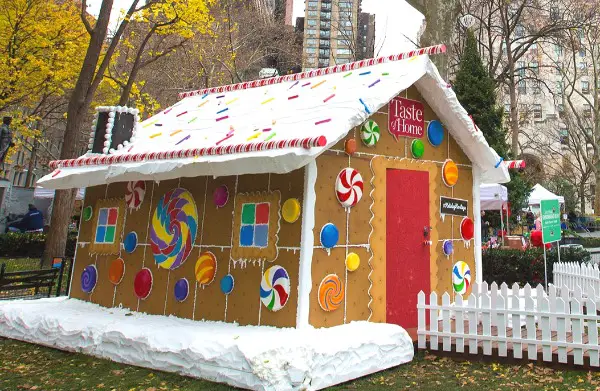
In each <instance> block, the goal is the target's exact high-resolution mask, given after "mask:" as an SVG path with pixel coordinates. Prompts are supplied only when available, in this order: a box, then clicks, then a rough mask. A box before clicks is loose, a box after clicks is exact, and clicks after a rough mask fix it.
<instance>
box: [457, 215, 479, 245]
mask: <svg viewBox="0 0 600 391" xmlns="http://www.w3.org/2000/svg"><path fill="white" fill-rule="evenodd" d="M474 234H475V224H474V223H473V220H471V219H470V218H469V217H465V218H464V219H462V221H461V223H460V236H461V237H462V239H463V240H465V241H468V240H471V239H473V235H474Z"/></svg>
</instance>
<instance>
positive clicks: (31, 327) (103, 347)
mask: <svg viewBox="0 0 600 391" xmlns="http://www.w3.org/2000/svg"><path fill="white" fill-rule="evenodd" d="M0 336H3V337H8V338H14V339H19V340H23V341H28V342H33V343H37V344H41V345H46V346H50V347H55V348H58V349H62V350H67V351H76V352H82V353H85V354H89V355H93V356H97V357H102V358H107V359H110V360H113V361H117V362H121V363H125V364H132V365H137V366H142V367H147V368H153V369H157V370H162V371H168V372H175V373H179V374H182V375H187V376H192V377H198V378H203V379H206V380H210V381H214V382H220V383H227V384H229V385H232V386H236V387H242V388H249V389H253V390H295V389H314V390H317V389H322V388H325V387H328V386H331V385H334V384H339V383H343V382H345V381H348V380H352V379H355V378H358V377H361V376H364V375H367V374H371V373H374V372H377V371H380V370H383V369H387V368H390V367H394V366H397V365H400V364H403V363H407V362H409V361H411V360H412V359H413V355H414V350H413V344H412V341H411V338H410V337H409V335H408V333H407V332H406V331H405V330H404V329H403V328H401V327H400V326H396V325H390V324H381V323H369V322H353V323H350V324H347V325H343V326H337V327H332V328H328V329H314V328H307V329H302V330H298V329H291V328H289V329H278V328H273V327H267V326H258V327H257V326H238V325H235V324H228V323H221V322H208V321H192V320H186V319H179V318H175V317H165V316H156V315H146V314H141V313H133V312H131V311H129V310H125V309H118V308H112V309H108V308H103V307H100V306H98V305H96V304H91V303H87V302H83V301H80V300H75V299H67V298H56V299H40V300H18V301H6V302H0Z"/></svg>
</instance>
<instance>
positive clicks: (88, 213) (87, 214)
mask: <svg viewBox="0 0 600 391" xmlns="http://www.w3.org/2000/svg"><path fill="white" fill-rule="evenodd" d="M93 215H94V209H93V208H92V207H91V206H86V207H85V208H83V221H90V220H91V219H92V216H93Z"/></svg>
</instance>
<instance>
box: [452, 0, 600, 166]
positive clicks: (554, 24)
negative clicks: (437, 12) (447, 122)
mask: <svg viewBox="0 0 600 391" xmlns="http://www.w3.org/2000/svg"><path fill="white" fill-rule="evenodd" d="M461 8H462V13H463V15H470V16H471V17H472V18H474V20H475V24H476V26H475V28H476V29H477V36H478V39H479V43H480V51H481V54H482V57H483V58H484V60H485V61H486V62H487V64H488V68H489V72H490V75H493V77H494V79H495V80H496V83H497V85H498V87H499V88H500V87H504V88H505V89H506V92H507V95H508V101H509V104H510V110H509V129H510V134H511V150H512V154H513V155H514V156H518V155H519V154H520V152H521V149H520V146H519V136H520V134H521V133H520V127H519V86H523V85H526V83H527V80H528V79H534V80H536V81H537V82H540V80H542V81H543V79H540V78H538V77H536V76H535V75H534V73H535V72H538V70H539V68H538V69H536V68H537V67H539V65H537V64H536V61H532V60H531V59H530V57H531V56H535V55H536V51H537V48H538V47H539V46H540V45H542V44H544V43H545V42H548V41H551V40H552V39H555V38H557V37H560V36H561V35H562V34H563V33H565V32H567V31H570V30H571V29H573V28H578V27H580V26H583V25H585V24H586V23H589V21H590V20H591V18H592V15H593V14H594V12H593V7H590V6H589V2H583V1H582V0H561V1H560V2H559V1H557V0H516V1H510V2H508V1H505V0H490V1H488V0H461Z"/></svg>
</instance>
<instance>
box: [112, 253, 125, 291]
mask: <svg viewBox="0 0 600 391" xmlns="http://www.w3.org/2000/svg"><path fill="white" fill-rule="evenodd" d="M124 276H125V261H123V259H121V258H117V259H115V260H113V261H112V262H111V263H110V266H109V268H108V280H109V281H110V282H111V283H112V284H113V285H119V284H120V283H121V281H123V277H124Z"/></svg>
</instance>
